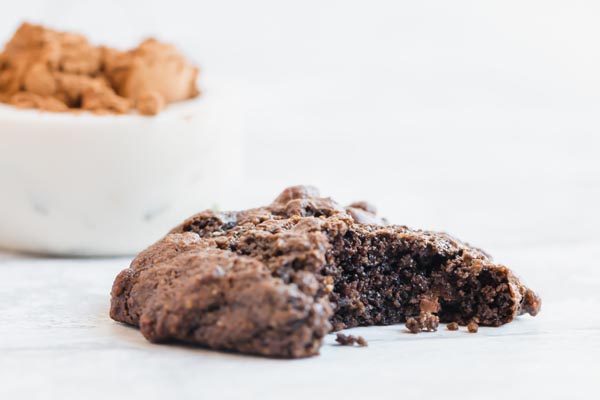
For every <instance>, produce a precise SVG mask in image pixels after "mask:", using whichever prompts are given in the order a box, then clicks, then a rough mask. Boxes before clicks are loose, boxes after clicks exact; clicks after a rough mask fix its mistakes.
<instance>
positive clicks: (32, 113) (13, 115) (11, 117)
mask: <svg viewBox="0 0 600 400" xmlns="http://www.w3.org/2000/svg"><path fill="white" fill-rule="evenodd" d="M204 103H205V100H204V96H203V95H200V96H197V97H194V98H192V99H188V100H184V101H180V102H177V103H171V104H168V105H167V107H166V108H165V109H164V110H162V111H161V112H160V113H158V114H157V115H142V114H139V113H138V112H137V111H135V110H132V111H130V112H129V113H127V114H95V113H93V112H90V111H65V112H53V111H43V110H38V109H23V108H18V107H14V106H11V105H9V104H5V103H0V120H1V121H2V122H32V121H35V122H36V123H38V124H39V123H49V124H52V123H58V124H63V123H89V122H94V123H109V124H110V123H115V122H117V123H119V122H123V123H126V122H129V121H147V122H149V121H156V122H159V121H165V120H172V119H179V118H188V117H191V116H192V115H193V114H196V113H198V111H199V110H201V108H200V107H199V106H201V105H202V104H204Z"/></svg>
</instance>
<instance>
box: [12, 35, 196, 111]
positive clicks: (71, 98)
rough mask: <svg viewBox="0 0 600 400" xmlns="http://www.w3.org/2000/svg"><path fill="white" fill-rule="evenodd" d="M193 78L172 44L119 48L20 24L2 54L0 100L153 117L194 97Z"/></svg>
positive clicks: (45, 108) (45, 107) (192, 69)
mask: <svg viewBox="0 0 600 400" xmlns="http://www.w3.org/2000/svg"><path fill="white" fill-rule="evenodd" d="M197 76H198V68H196V67H195V66H193V65H192V64H190V63H189V62H188V61H187V60H186V59H185V58H184V57H183V56H182V55H181V54H180V53H179V52H178V51H177V49H176V48H175V47H174V46H172V45H170V44H166V43H161V42H159V41H157V40H155V39H148V40H146V41H144V42H142V43H141V44H140V45H139V46H138V47H136V48H135V49H132V50H127V51H120V50H116V49H112V48H108V47H104V46H94V45H92V44H90V42H89V41H88V40H87V39H86V38H85V37H84V36H81V35H78V34H73V33H66V32H58V31H54V30H51V29H48V28H45V27H43V26H40V25H32V24H29V23H24V24H22V25H21V26H20V27H19V28H18V29H17V31H16V32H15V34H14V35H13V37H12V38H11V39H10V40H9V41H8V42H7V43H6V46H5V48H4V50H3V51H2V53H0V102H2V103H6V104H9V105H12V106H15V107H18V108H35V109H40V110H43V111H51V112H66V111H81V110H83V111H90V112H94V113H98V114H125V113H128V112H130V111H131V110H133V109H136V110H137V111H138V112H139V113H140V114H143V115H156V114H157V113H159V112H160V111H161V110H163V109H164V108H165V106H166V105H167V104H169V103H175V102H179V101H184V100H188V99H191V98H194V97H196V96H198V95H199V93H200V92H199V91H198V88H197V86H196V78H197Z"/></svg>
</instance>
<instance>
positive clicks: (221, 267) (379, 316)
mask: <svg viewBox="0 0 600 400" xmlns="http://www.w3.org/2000/svg"><path fill="white" fill-rule="evenodd" d="M540 306H541V300H540V299H539V297H538V296H537V295H536V294H535V293H534V292H533V291H531V290H530V289H528V288H527V287H525V286H524V285H523V284H522V283H521V282H520V281H519V279H518V278H516V277H515V276H514V274H513V273H512V272H511V271H510V270H509V269H508V268H506V267H505V266H502V265H499V264H495V263H494V262H493V261H492V260H491V258H490V257H489V256H488V255H487V254H485V253H484V252H482V251H481V250H479V249H477V248H474V247H472V246H469V245H468V244H465V243H462V242H460V241H458V240H456V239H454V238H452V237H450V236H449V235H447V234H444V233H434V232H428V231H420V230H413V229H409V228H407V227H405V226H399V225H388V224H387V221H385V220H383V219H381V218H378V217H377V216H376V212H375V209H374V207H372V206H370V205H369V204H367V203H364V202H359V203H354V204H352V205H350V206H348V207H346V208H343V207H340V206H339V205H338V204H337V203H336V202H335V201H333V200H331V199H330V198H322V197H320V195H319V193H318V191H317V190H316V189H314V188H312V187H305V186H297V187H291V188H288V189H286V190H285V191H284V192H283V193H282V194H281V195H280V196H279V197H278V198H277V199H276V200H275V201H274V202H273V203H272V204H271V205H269V206H266V207H260V208H255V209H250V210H245V211H239V212H214V211H204V212H201V213H199V214H197V215H195V216H193V217H191V218H189V219H188V220H186V221H185V222H184V223H182V224H181V225H180V226H178V227H176V228H175V229H173V230H172V231H171V232H170V233H169V234H168V235H167V236H165V237H164V238H163V239H162V240H160V241H159V242H157V243H156V244H154V245H153V246H151V247H150V248H148V249H147V250H145V251H143V252H142V253H140V254H139V255H138V256H137V257H136V258H135V259H134V261H133V262H132V264H131V266H130V267H129V268H128V269H126V270H124V271H122V272H121V273H120V274H119V275H118V276H117V278H116V279H115V282H114V285H113V289H112V302H111V311H110V314H111V317H112V318H113V319H115V320H117V321H121V322H125V323H128V324H131V325H135V326H138V327H139V328H140V330H141V331H142V333H143V334H144V336H145V337H146V338H147V339H148V340H150V341H153V342H163V341H169V340H178V341H182V342H187V343H195V344H198V345H201V346H205V347H209V348H214V349H223V350H230V351H237V352H242V353H249V354H258V355H264V356H272V357H288V358H296V357H307V356H312V355H315V354H318V351H319V347H320V344H321V341H322V339H323V337H324V336H325V335H326V334H327V333H329V332H330V331H332V330H340V329H345V328H349V327H353V326H365V325H387V324H395V323H401V322H404V321H406V320H407V319H409V318H410V319H411V320H412V319H414V320H415V321H417V320H419V321H422V323H423V325H424V329H431V327H433V326H435V327H437V322H438V320H439V321H442V322H458V323H459V324H462V325H466V324H468V323H470V322H476V323H478V324H479V325H484V326H499V325H502V324H505V323H507V322H510V321H512V320H513V319H514V317H515V316H517V315H519V314H523V313H529V314H531V315H536V314H537V313H538V311H539V309H540ZM434 322H435V323H434Z"/></svg>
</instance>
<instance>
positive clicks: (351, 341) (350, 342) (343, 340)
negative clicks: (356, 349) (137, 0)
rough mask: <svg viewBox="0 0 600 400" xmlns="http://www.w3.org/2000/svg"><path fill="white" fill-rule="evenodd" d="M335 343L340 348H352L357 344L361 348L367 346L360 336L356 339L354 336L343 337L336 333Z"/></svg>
mask: <svg viewBox="0 0 600 400" xmlns="http://www.w3.org/2000/svg"><path fill="white" fill-rule="evenodd" d="M335 341H336V342H338V343H339V344H340V345H341V346H354V345H355V344H358V345H359V346H361V347H366V346H368V345H369V344H368V343H367V341H366V340H365V338H363V337H362V336H358V337H356V336H354V335H344V334H343V333H337V334H336V338H335Z"/></svg>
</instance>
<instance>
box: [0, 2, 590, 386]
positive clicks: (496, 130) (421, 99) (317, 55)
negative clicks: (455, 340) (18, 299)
mask: <svg viewBox="0 0 600 400" xmlns="http://www.w3.org/2000/svg"><path fill="white" fill-rule="evenodd" d="M23 20H30V21H32V22H42V23H46V24H49V25H50V26H53V27H56V28H60V29H62V30H75V31H79V32H82V33H85V34H86V35H88V36H89V37H90V38H91V39H92V41H94V42H95V43H107V44H111V45H115V46H118V47H128V46H132V45H134V44H136V43H137V42H138V41H139V40H140V39H142V38H144V37H147V36H156V37H158V38H160V39H163V40H167V41H171V42H174V43H176V44H178V45H179V47H180V48H181V49H182V50H183V51H184V52H185V53H186V54H187V55H189V56H190V57H191V58H192V59H194V60H195V61H196V62H197V63H198V64H199V65H200V66H201V76H200V86H202V85H203V84H204V85H207V86H211V85H212V86H213V87H214V86H215V85H218V82H226V84H227V85H228V86H231V87H234V88H236V91H237V93H239V96H240V98H241V99H242V109H241V110H237V109H234V108H233V107H232V113H236V115H234V116H232V117H238V116H241V117H242V118H243V119H244V121H245V130H246V142H247V143H246V147H245V149H246V152H245V180H244V182H243V183H241V184H239V183H237V182H232V189H231V190H232V192H235V193H239V195H237V196H233V197H232V198H231V199H229V200H228V201H226V202H225V203H224V206H225V208H228V207H231V208H237V207H247V206H254V205H260V204H262V203H265V202H268V201H270V200H271V199H272V198H273V197H274V196H275V195H276V194H277V193H278V192H279V191H280V190H281V189H282V188H283V187H285V186H287V185H290V184H297V183H312V184H314V185H317V186H319V187H320V189H321V192H322V193H323V194H324V195H331V196H332V197H334V198H337V199H339V200H340V201H341V202H350V201H352V200H357V199H367V200H369V201H371V202H372V203H374V204H376V205H377V206H379V209H380V211H381V213H382V214H384V215H385V216H388V217H389V219H390V220H391V221H393V222H395V223H401V224H406V225H410V226H414V227H421V228H428V229H437V230H445V231H448V232H451V233H453V234H455V235H456V236H457V237H460V238H463V239H465V240H467V241H470V242H472V243H474V244H476V245H478V246H481V247H483V248H485V249H486V250H488V251H489V252H490V253H492V254H493V255H495V258H496V259H497V260H499V261H501V262H504V263H506V264H507V265H509V266H510V267H512V268H514V269H515V270H517V271H518V273H519V274H520V275H521V276H522V277H524V278H525V281H526V282H527V283H529V284H530V285H531V286H532V287H534V288H535V289H537V290H538V291H539V292H540V293H541V294H542V296H543V297H544V302H545V303H544V310H543V312H542V314H541V315H540V317H538V318H536V319H534V320H527V321H528V322H527V325H525V327H524V328H523V329H525V330H526V331H527V332H529V333H531V330H533V332H534V333H537V334H540V335H541V339H540V340H541V341H542V342H543V343H544V345H543V346H542V347H540V345H539V343H540V342H538V341H537V340H538V339H536V337H533V338H529V339H528V340H529V341H530V342H531V344H528V345H527V346H530V347H528V348H531V349H533V357H534V358H533V360H532V359H531V358H528V356H527V353H525V355H524V356H522V357H521V356H518V357H517V356H515V357H516V358H514V359H503V361H502V362H501V365H502V366H503V368H506V369H505V370H504V374H505V375H504V376H506V377H510V378H511V379H514V380H515V381H518V379H517V376H516V375H515V374H511V373H509V372H506V371H507V370H508V369H509V368H512V367H514V365H513V364H514V363H518V364H519V365H521V367H520V368H522V369H519V370H518V371H519V374H520V375H519V376H521V375H523V378H522V381H519V382H518V383H514V382H513V383H514V384H515V385H517V386H518V388H519V390H520V391H521V392H520V393H533V391H534V389H533V386H531V385H543V386H544V387H545V390H544V392H543V393H544V394H545V396H546V397H553V395H555V396H559V397H560V396H562V395H567V394H573V393H575V394H579V395H581V396H584V395H585V394H586V393H590V392H592V391H594V390H596V391H597V389H598V379H600V370H599V369H598V367H597V363H596V362H595V361H594V359H597V357H598V356H599V353H600V348H599V345H600V341H599V340H598V337H599V335H600V333H599V332H600V330H599V327H600V322H599V321H600V320H599V319H598V317H596V315H597V314H598V312H597V310H598V306H599V305H600V273H599V272H598V271H599V270H600V268H598V259H600V229H599V228H598V227H599V226H600V212H599V211H598V209H599V207H600V160H599V153H600V114H599V110H600V45H599V38H600V23H599V21H600V3H598V2H597V1H443V0H439V1H420V2H418V1H364V2H357V1H301V2H288V1H251V2H246V1H241V0H239V1H185V2H184V1H173V0H172V1H135V2H134V1H129V2H128V1H107V0H105V1H89V0H87V1H85V0H79V1H75V0H64V1H58V0H57V1H24V0H22V1H17V2H5V3H3V4H2V11H1V12H0V39H1V40H2V41H4V40H5V39H8V38H9V37H10V35H11V34H12V32H13V31H14V29H16V27H17V26H18V24H19V23H20V22H21V21H23ZM238 114H239V115H238ZM240 187H241V189H240ZM118 264H126V262H124V261H123V262H119V263H118ZM69 265H70V264H69ZM111 265H113V266H112V267H111V268H112V269H111V270H110V273H106V271H103V272H102V273H99V275H98V276H103V277H104V278H105V281H102V282H103V283H102V284H105V285H110V280H111V278H112V276H113V272H116V271H117V270H118V269H119V268H120V266H119V265H117V264H111ZM96 267H98V266H96ZM10 268H14V269H10ZM82 268H84V266H82ZM18 270H19V265H18V262H17V263H16V264H14V265H12V267H7V271H8V273H12V274H13V275H11V276H13V277H14V279H16V280H17V281H19V280H23V279H25V278H24V277H23V276H21V275H19V273H18ZM113 270H114V271H113ZM90 276H93V275H90ZM90 279H91V278H90ZM98 279H100V278H98ZM57 285H58V287H59V288H60V284H59V283H57ZM17 286H18V285H17ZM99 287H100V286H99ZM4 289H5V291H4V293H13V292H14V289H10V288H9V287H8V286H4ZM0 293H2V292H0ZM13 294H14V293H13ZM98 296H99V297H98V301H99V302H102V301H106V299H104V298H103V297H101V296H100V295H98ZM100 304H101V303H100ZM574 308H575V309H579V311H573V309H574ZM63 311H64V310H63ZM57 312H58V314H57V317H56V318H61V315H62V314H60V310H59V311H57ZM586 312H590V315H591V316H590V315H586ZM82 314H85V313H82ZM43 315H44V314H43V313H42V314H40V316H39V317H40V318H43ZM64 315H70V314H69V313H68V312H67V311H64ZM64 315H63V316H62V317H64ZM15 317H16V316H15ZM5 318H6V317H5ZM10 321H11V320H9V321H8V322H10ZM538 321H539V322H538ZM8 322H7V323H8ZM102 323H109V322H108V321H104V322H102ZM99 324H100V325H99V326H102V324H101V323H99ZM536 324H540V325H536ZM564 324H566V325H568V326H567V327H565V326H563V325H564ZM38 328H39V325H36V322H35V321H30V322H27V323H23V329H25V330H27V329H30V330H31V332H32V334H33V332H35V331H36V329H38ZM1 329H2V328H0V332H2V330H1ZM4 329H5V330H4V332H5V333H6V332H8V329H9V328H4ZM99 329H101V330H102V331H101V332H103V334H106V329H108V328H106V327H105V326H102V327H100V328H99ZM502 329H505V328H502ZM510 329H512V330H513V331H505V332H515V331H514V330H515V329H516V332H517V334H516V337H517V340H515V341H514V342H509V343H514V346H516V347H515V348H516V349H518V350H515V351H518V352H524V351H526V348H524V347H523V346H524V345H523V343H524V342H522V341H519V340H518V336H519V328H518V325H517V327H516V328H514V327H511V328H510ZM367 332H368V331H367ZM372 332H374V331H372ZM386 332H387V331H386ZM57 335H59V336H60V334H59V333H57ZM130 335H132V337H133V336H135V335H133V333H130ZM544 335H546V336H544ZM548 335H549V336H548ZM113 336H114V335H112V336H111V335H108V334H107V337H111V339H110V340H111V341H110V343H112V344H113V345H114V343H113V342H112V340H115V339H114V338H113ZM135 337H136V338H137V336H135ZM107 340H108V339H107ZM544 340H545V341H544ZM467 342H468V341H467ZM530 342H527V343H530ZM4 343H8V344H2V345H4V346H6V348H7V349H11V348H12V347H11V342H10V341H8V342H6V341H5V342H4ZM432 343H437V342H432ZM440 343H444V341H441V342H440ZM462 343H465V341H464V340H463V341H462ZM471 343H475V346H476V347H477V344H476V343H477V342H476V341H474V342H471ZM488 343H489V342H488ZM536 343H538V344H537V345H536ZM465 345H466V346H468V345H467V344H465ZM506 345H507V344H506V343H502V344H501V345H500V347H502V346H506ZM139 346H143V343H142V342H140V344H139ZM434 346H437V345H434ZM536 346H537V347H536ZM40 349H44V351H46V350H47V348H46V347H44V346H43V345H40ZM485 349H487V348H484V350H485ZM13 350H14V349H13ZM488 350H489V349H487V350H486V351H488ZM40 351H41V350H40ZM145 351H151V350H145ZM163 351H164V350H163ZM178 351H179V352H181V349H179V350H178ZM332 351H333V350H327V351H326V354H324V355H323V356H322V358H323V359H324V361H322V362H324V363H328V364H327V365H328V368H341V367H340V366H339V364H335V362H337V361H335V360H337V358H336V357H333V356H332V357H333V358H330V359H328V358H327V357H326V356H327V354H329V355H331V352H332ZM368 351H374V352H377V351H378V350H377V347H376V346H374V347H373V346H372V347H371V348H369V350H368ZM379 351H382V352H384V353H385V352H387V351H388V349H387V348H386V349H383V348H380V349H379ZM424 351H426V350H424ZM552 352H556V357H550V354H551V353H552ZM183 353H185V352H183ZM11 354H13V355H14V357H15V358H14V360H13V361H14V363H13V364H6V365H13V366H14V365H17V366H20V367H22V368H23V369H25V368H26V367H27V366H28V365H29V364H27V363H28V362H30V363H31V362H34V361H35V360H36V359H37V357H38V356H37V355H36V354H37V353H35V352H34V353H32V354H33V355H31V358H30V359H29V358H26V357H25V358H24V357H23V355H22V354H18V353H15V352H13V353H11ZM45 354H48V353H47V352H46V353H45ZM374 354H380V353H374ZM381 354H383V353H381ZM403 354H404V353H403ZM411 354H412V355H413V356H418V354H422V353H418V352H413V353H410V352H409V354H407V355H406V357H408V358H409V359H408V360H407V359H406V357H402V355H398V363H399V364H403V363H407V364H410V363H411V361H414V360H411V359H410V357H409V356H410V355H411ZM436 354H437V353H436ZM489 354H493V355H495V356H494V357H499V356H501V355H502V354H503V349H502V348H493V349H492V350H489ZM515 354H516V353H515ZM120 356H122V357H124V356H123V355H120ZM594 356H595V357H596V358H594ZM185 357H187V355H186V356H185ZM211 357H212V356H211ZM473 357H474V358H472V359H471V358H469V357H468V356H467V358H466V359H467V360H470V361H469V362H471V363H475V364H476V363H477V362H481V360H482V358H477V357H475V355H473ZM535 357H537V358H535ZM351 359H352V358H351V357H349V358H348V359H347V360H351ZM228 360H229V361H228ZM239 360H241V359H233V361H231V360H230V359H228V358H226V359H219V361H218V363H219V364H218V365H219V366H220V367H221V368H224V369H225V370H227V368H232V370H234V371H236V372H238V373H240V374H241V373H242V371H243V369H235V368H234V367H233V366H230V365H229V364H228V362H235V361H239ZM243 360H246V359H243ZM419 360H420V362H421V363H426V362H427V361H426V360H423V359H422V358H420V359H419ZM536 360H537V361H536ZM188 361H189V360H188ZM188 361H186V362H188ZM334 361H335V362H334ZM387 361H390V362H391V361H392V360H387ZM0 362H1V361H0ZM107 362H108V361H105V363H107ZM171 362H172V364H170V363H171ZM240 362H241V363H242V364H244V363H250V362H249V361H240ZM345 362H350V363H351V362H352V361H345ZM455 362H457V363H458V364H457V365H459V366H461V367H464V368H465V370H467V371H470V369H469V368H468V366H467V365H466V364H461V363H460V361H455ZM466 362H467V361H465V363H466ZM494 362H495V358H489V359H486V361H485V365H492V364H493V363H494ZM168 364H169V365H172V367H173V368H178V367H181V365H188V366H189V365H190V364H185V363H183V364H177V363H176V362H175V361H173V360H172V359H170V361H169V362H168ZM1 365H2V364H0V366H1ZM41 365H46V364H43V363H42V364H41ZM108 365H110V362H108ZM236 365H238V364H236ZM269 365H270V364H269ZM278 365H279V364H278ZM296 365H300V364H296ZM386 365H388V364H386ZM565 365H566V366H567V367H565ZM238 366H239V365H238ZM156 367H157V368H158V365H157V366H156ZM132 368H133V367H132ZM205 368H206V367H205ZM208 368H210V367H208ZM247 368H249V367H248V366H247ZM257 368H258V367H257ZM263 368H267V369H265V371H268V368H273V367H272V365H271V366H266V367H265V366H263ZM298 368H299V369H301V368H300V367H298ZM312 368H313V367H310V369H312ZM314 368H317V367H314ZM259 370H260V369H259ZM479 370H480V371H481V369H479ZM260 371H262V370H260ZM440 371H446V370H444V369H441V370H440ZM296 372H298V371H296V370H294V373H296ZM266 373H267V374H268V373H269V372H266ZM403 373H406V371H404V372H403V370H401V369H400V370H398V374H399V375H401V374H403ZM490 373H491V372H490ZM526 373H530V374H531V376H530V377H527V376H525V375H526ZM388 375H389V374H388ZM388 375H385V376H386V377H388V378H389V376H388ZM513 375H514V376H513ZM215 376H216V377H215V379H217V381H218V379H219V376H220V375H215ZM501 376H503V375H500V377H501ZM594 377H596V378H597V379H596V380H595V381H594V379H593V378H594ZM280 378H281V377H280ZM0 379H2V378H1V377H0ZM173 379H175V380H176V381H177V382H179V384H180V385H183V388H184V389H185V388H187V389H188V390H191V387H190V386H185V385H186V382H187V381H185V379H183V378H182V377H181V376H179V377H175V378H173ZM178 379H179V380H178ZM281 379H284V378H281ZM355 379H358V377H355ZM284 380H285V379H284ZM442 381H444V382H446V381H452V379H451V378H445V380H444V379H443V380H442ZM244 382H245V383H246V384H247V386H243V385H242V386H241V387H245V389H246V390H249V391H250V392H249V393H255V394H256V393H260V391H256V390H254V391H252V390H251V389H250V388H251V384H252V382H250V381H244ZM482 382H487V381H485V380H483V381H482ZM489 382H490V384H491V383H493V380H491V381H489ZM542 382H543V383H542ZM45 383H47V384H49V383H48V382H45ZM446 383H447V382H446ZM419 384H420V385H426V382H424V381H422V380H420V381H419ZM466 384H467V383H465V385H466ZM404 385H407V383H406V382H404V383H403V384H402V386H404ZM527 385H529V386H527ZM475 386H476V387H477V385H475ZM484 386H485V385H484ZM484 386H482V387H480V389H481V390H484V389H485V387H484ZM353 387H354V388H355V389H356V390H357V393H362V392H361V390H360V389H359V388H357V387H356V383H354V386H353ZM386 387H387V386H386ZM165 388H168V385H167V386H165V387H163V389H165ZM215 388H216V386H215ZM255 389H256V388H255ZM279 389H280V390H281V393H283V392H282V391H283V389H282V388H281V387H279ZM388 389H390V390H391V387H388ZM575 389H576V390H577V392H569V390H575ZM165 390H166V389H165ZM407 390H408V392H410V393H413V394H414V395H415V396H417V397H418V393H420V392H419V391H418V390H412V389H406V387H404V388H400V389H398V392H397V396H400V395H401V394H402V392H403V391H405V392H406V391H407ZM411 390H412V392H411ZM426 390H427V389H423V391H426ZM229 392H231V393H234V392H235V391H233V389H232V388H229ZM229 392H228V393H229ZM0 393H1V392H0ZM302 393H305V392H302ZM306 393H309V392H306ZM365 393H366V392H365ZM388 393H392V392H391V391H390V392H388ZM435 393H440V394H441V393H443V392H442V391H440V392H437V391H436V392H435ZM482 393H483V392H482ZM209 394H210V392H209ZM471 394H473V393H471ZM513 394H514V393H513Z"/></svg>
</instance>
